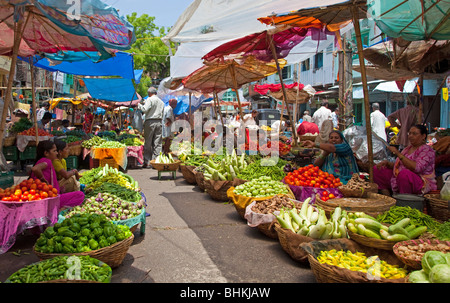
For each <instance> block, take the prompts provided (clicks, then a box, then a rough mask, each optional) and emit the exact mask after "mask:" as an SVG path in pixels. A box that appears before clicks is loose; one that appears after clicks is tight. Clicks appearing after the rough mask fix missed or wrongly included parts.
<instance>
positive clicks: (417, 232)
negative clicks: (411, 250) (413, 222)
mask: <svg viewBox="0 0 450 303" xmlns="http://www.w3.org/2000/svg"><path fill="white" fill-rule="evenodd" d="M426 231H427V227H426V226H419V227H416V228H414V229H413V230H411V231H410V232H408V235H409V238H410V239H414V238H417V237H418V236H420V235H421V234H423V233H424V232H426Z"/></svg>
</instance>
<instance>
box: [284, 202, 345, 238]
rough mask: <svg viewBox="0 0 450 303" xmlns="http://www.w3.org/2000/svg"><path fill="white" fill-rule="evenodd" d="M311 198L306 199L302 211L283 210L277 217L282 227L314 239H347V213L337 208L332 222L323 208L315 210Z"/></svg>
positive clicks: (294, 209) (331, 218)
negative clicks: (310, 202)
mask: <svg viewBox="0 0 450 303" xmlns="http://www.w3.org/2000/svg"><path fill="white" fill-rule="evenodd" d="M309 201H310V198H308V199H306V200H305V201H304V202H303V204H302V207H301V208H300V210H297V209H296V208H292V209H290V210H286V209H282V210H281V211H280V214H279V215H278V216H276V217H277V220H278V223H279V224H280V226H281V227H283V228H287V229H290V230H291V231H292V232H294V233H296V234H300V235H302V236H306V237H310V238H313V239H338V238H346V237H347V229H346V228H345V222H346V220H347V213H346V211H345V210H344V211H343V210H342V209H341V208H340V207H336V208H335V210H334V212H333V214H332V215H331V217H330V220H328V219H327V217H326V215H325V211H324V210H323V209H321V208H317V209H315V208H314V207H313V206H312V205H310V204H309Z"/></svg>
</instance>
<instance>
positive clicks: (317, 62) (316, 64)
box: [314, 52, 323, 69]
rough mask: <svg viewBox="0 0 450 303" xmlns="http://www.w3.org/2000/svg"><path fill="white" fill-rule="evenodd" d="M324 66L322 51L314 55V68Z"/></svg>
mask: <svg viewBox="0 0 450 303" xmlns="http://www.w3.org/2000/svg"><path fill="white" fill-rule="evenodd" d="M322 67H323V52H320V53H318V54H316V55H315V56H314V69H319V68H322Z"/></svg>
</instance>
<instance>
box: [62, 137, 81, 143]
mask: <svg viewBox="0 0 450 303" xmlns="http://www.w3.org/2000/svg"><path fill="white" fill-rule="evenodd" d="M81 140H82V138H81V137H78V136H72V135H70V136H67V137H66V138H62V139H61V141H64V142H66V143H73V142H78V141H81Z"/></svg>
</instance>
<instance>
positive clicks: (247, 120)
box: [242, 109, 258, 127]
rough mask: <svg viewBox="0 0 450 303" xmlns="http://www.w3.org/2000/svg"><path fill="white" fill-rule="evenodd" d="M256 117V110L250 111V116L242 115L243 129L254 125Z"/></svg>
mask: <svg viewBox="0 0 450 303" xmlns="http://www.w3.org/2000/svg"><path fill="white" fill-rule="evenodd" d="M257 116H258V111H257V110H256V109H254V110H252V112H251V113H250V114H246V115H244V117H243V118H242V122H244V125H245V127H247V126H249V125H256V121H255V118H256V117H257Z"/></svg>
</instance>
